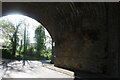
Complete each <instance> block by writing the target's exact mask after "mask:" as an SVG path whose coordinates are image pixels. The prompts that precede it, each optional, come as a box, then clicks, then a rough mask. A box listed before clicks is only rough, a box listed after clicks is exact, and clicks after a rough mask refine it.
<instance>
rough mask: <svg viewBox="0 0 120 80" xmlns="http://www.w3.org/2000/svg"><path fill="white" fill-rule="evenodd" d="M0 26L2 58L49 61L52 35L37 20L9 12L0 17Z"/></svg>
mask: <svg viewBox="0 0 120 80" xmlns="http://www.w3.org/2000/svg"><path fill="white" fill-rule="evenodd" d="M0 28H1V29H0V31H1V35H2V36H0V37H1V38H0V41H1V49H5V51H2V55H3V56H2V58H8V59H9V58H10V59H17V60H21V59H23V58H24V59H29V60H50V61H51V59H52V37H51V36H50V34H49V32H48V31H47V29H46V28H45V27H44V26H43V25H42V24H40V23H39V22H38V21H36V20H34V19H32V18H30V17H27V16H24V15H20V14H10V15H7V16H3V17H2V18H1V19H0ZM4 52H5V53H4ZM6 53H7V54H6ZM25 53H26V55H25ZM8 55H9V56H10V57H8Z"/></svg>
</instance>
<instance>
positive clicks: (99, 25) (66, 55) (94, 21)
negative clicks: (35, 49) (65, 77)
mask: <svg viewBox="0 0 120 80" xmlns="http://www.w3.org/2000/svg"><path fill="white" fill-rule="evenodd" d="M69 5H70V8H71V10H70V8H69V9H67V11H66V10H65V9H64V8H63V7H58V9H59V11H60V10H61V11H62V12H63V14H61V15H60V16H62V17H60V18H58V24H59V25H58V24H57V26H58V27H60V29H59V30H60V32H59V35H61V37H60V38H59V39H56V47H55V48H56V57H55V66H59V67H63V68H67V69H71V70H80V71H87V72H93V73H101V74H104V75H111V76H117V74H118V72H117V70H118V67H117V66H118V63H117V62H118V59H117V57H118V56H117V55H118V53H117V51H118V46H117V43H118V36H117V34H118V32H117V29H118V26H119V25H118V22H117V21H118V20H117V19H116V18H117V17H118V12H117V9H118V3H114V4H113V3H111V4H110V3H107V4H106V3H72V4H68V6H69ZM115 6H116V7H115ZM72 10H73V11H72ZM113 12H115V13H113ZM63 16H64V17H63ZM115 17H116V18H115ZM113 19H114V21H113ZM115 26H116V27H115ZM61 27H62V29H61ZM112 49H113V51H114V52H113V53H112V54H111V50H112ZM113 56H114V58H113ZM115 73H116V74H115Z"/></svg>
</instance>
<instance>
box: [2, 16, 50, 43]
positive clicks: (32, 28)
mask: <svg viewBox="0 0 120 80" xmlns="http://www.w3.org/2000/svg"><path fill="white" fill-rule="evenodd" d="M1 19H8V20H10V21H11V22H12V23H14V24H16V23H17V22H19V20H21V19H25V21H26V23H28V24H29V30H28V31H29V35H30V42H31V43H34V42H35V40H34V36H35V33H34V32H35V29H36V26H38V25H41V24H40V23H39V22H38V21H36V20H34V19H32V18H30V17H27V16H23V15H19V14H13V15H8V16H5V17H2V18H1ZM45 35H48V36H50V35H49V33H48V31H47V30H46V29H45ZM0 41H3V40H0Z"/></svg>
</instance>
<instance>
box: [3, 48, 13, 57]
mask: <svg viewBox="0 0 120 80" xmlns="http://www.w3.org/2000/svg"><path fill="white" fill-rule="evenodd" d="M2 58H5V59H15V57H14V55H12V54H11V51H10V50H9V49H2Z"/></svg>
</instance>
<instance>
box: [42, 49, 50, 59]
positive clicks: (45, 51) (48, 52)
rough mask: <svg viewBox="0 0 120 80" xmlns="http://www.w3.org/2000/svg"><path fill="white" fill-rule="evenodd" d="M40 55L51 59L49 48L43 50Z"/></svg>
mask: <svg viewBox="0 0 120 80" xmlns="http://www.w3.org/2000/svg"><path fill="white" fill-rule="evenodd" d="M41 56H42V57H45V58H46V59H47V60H51V59H52V53H51V50H43V51H42V53H41Z"/></svg>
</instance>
